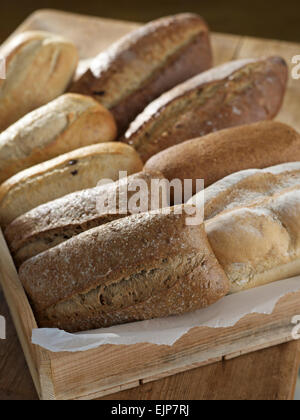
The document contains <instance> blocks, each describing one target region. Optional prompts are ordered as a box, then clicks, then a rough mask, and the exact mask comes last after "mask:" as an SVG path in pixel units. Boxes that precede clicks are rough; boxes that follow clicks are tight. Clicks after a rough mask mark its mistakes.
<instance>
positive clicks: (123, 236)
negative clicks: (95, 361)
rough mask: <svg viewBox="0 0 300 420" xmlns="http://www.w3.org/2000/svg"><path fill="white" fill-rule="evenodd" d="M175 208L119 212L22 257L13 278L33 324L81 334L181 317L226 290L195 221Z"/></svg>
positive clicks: (200, 228) (224, 277)
mask: <svg viewBox="0 0 300 420" xmlns="http://www.w3.org/2000/svg"><path fill="white" fill-rule="evenodd" d="M180 212H181V213H182V214H177V213H178V208H176V209H174V208H173V209H168V211H167V212H166V211H165V210H164V211H163V210H158V211H154V212H150V213H143V214H139V215H134V216H131V217H126V218H124V219H120V220H117V221H114V222H111V223H108V224H106V225H103V226H100V227H97V228H94V229H91V230H89V231H87V232H84V233H82V234H80V235H78V236H76V237H74V238H72V239H70V240H69V241H67V242H64V243H63V244H61V245H58V246H57V247H55V248H52V249H50V250H49V251H46V252H44V253H42V254H40V255H37V256H36V257H33V258H31V259H30V260H28V261H27V262H25V263H24V264H23V265H22V266H21V268H20V273H19V274H20V279H21V281H22V283H23V285H24V287H25V290H26V292H27V294H28V296H29V298H30V300H31V302H32V305H33V309H34V311H35V315H36V317H37V321H38V324H39V326H40V327H58V328H60V329H64V330H66V331H71V332H74V331H83V330H90V329H95V328H100V327H108V326H111V325H114V324H122V323H127V322H132V321H138V320H145V319H151V318H156V317H164V316H169V315H174V314H182V313H185V312H189V311H193V310H196V309H199V308H203V307H206V306H208V305H210V304H212V303H214V302H216V301H217V300H218V299H220V298H222V297H223V296H224V295H226V293H227V292H228V279H227V277H226V275H225V274H224V271H223V270H222V269H221V267H220V265H219V263H218V262H217V260H216V258H215V256H214V254H213V252H212V251H211V248H210V246H209V243H208V241H207V237H206V234H205V231H204V227H203V224H202V225H198V226H187V224H186V214H185V212H182V209H180Z"/></svg>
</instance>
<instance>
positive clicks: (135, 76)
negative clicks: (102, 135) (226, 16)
mask: <svg viewBox="0 0 300 420" xmlns="http://www.w3.org/2000/svg"><path fill="white" fill-rule="evenodd" d="M211 66H212V52H211V47H210V40H209V30H208V27H207V25H206V23H205V22H204V20H203V19H202V18H201V17H200V16H197V15H193V14H180V15H177V16H171V17H167V18H163V19H159V20H157V21H154V22H150V23H149V24H148V25H145V26H143V27H141V28H139V29H137V30H136V31H134V32H132V33H130V34H129V35H127V36H125V37H124V38H122V39H121V40H120V41H118V42H116V43H115V44H113V45H112V46H111V47H109V48H108V49H107V50H105V51H104V52H102V53H101V54H100V55H99V56H98V57H96V58H95V59H94V60H93V62H92V64H91V66H90V68H89V70H88V71H87V72H86V73H85V74H84V75H83V76H82V77H81V78H80V79H79V81H77V82H75V84H74V85H73V86H72V88H71V91H72V92H77V93H82V94H86V95H90V96H92V97H93V98H95V99H97V100H98V101H99V102H100V103H101V104H102V105H104V106H105V107H106V108H108V109H110V110H111V112H112V113H113V115H114V116H115V118H116V121H117V125H118V128H119V132H120V134H123V133H124V131H125V130H126V129H127V128H128V126H129V123H130V122H131V121H133V120H134V118H135V117H136V116H137V115H138V114H139V113H140V112H142V111H143V109H144V108H145V107H146V105H148V104H149V103H150V102H151V101H152V100H153V99H155V98H157V97H158V96H159V95H161V94H162V93H163V92H165V91H167V90H169V89H171V88H172V87H174V86H176V85H177V84H179V83H182V82H183V81H185V80H187V79H189V78H190V77H193V76H195V75H196V74H198V73H200V72H202V71H205V70H207V69H209V68H210V67H211Z"/></svg>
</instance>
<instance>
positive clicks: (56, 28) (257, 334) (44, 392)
mask: <svg viewBox="0 0 300 420" xmlns="http://www.w3.org/2000/svg"><path fill="white" fill-rule="evenodd" d="M137 26H138V25H137V24H134V23H128V22H116V21H111V20H105V19H100V18H91V17H86V16H77V15H72V14H69V13H63V12H57V11H53V10H43V11H39V12H36V13H35V14H34V15H32V16H31V17H29V18H28V20H27V21H26V22H24V24H22V25H21V27H20V28H19V29H18V30H17V32H20V31H24V30H26V29H41V30H47V31H50V32H51V31H52V32H55V33H59V34H62V35H65V36H68V37H69V38H70V39H71V40H73V41H74V42H75V43H76V44H77V46H78V48H79V51H80V54H81V58H82V59H83V60H86V59H89V58H90V57H92V56H94V55H95V54H97V53H98V52H100V50H101V49H103V48H105V47H106V46H107V45H109V44H110V43H111V42H113V41H115V40H116V39H118V38H119V37H120V36H122V35H124V34H125V33H127V32H129V31H131V30H133V29H135V28H136V27H137ZM74 27H76V31H74ZM212 41H213V49H214V55H215V63H216V64H220V63H223V62H225V61H228V60H231V59H235V58H239V57H246V56H263V55H270V54H272V53H275V54H280V55H282V56H283V57H284V58H286V60H287V61H288V63H289V64H290V65H291V58H292V56H293V55H296V54H297V53H299V50H300V45H297V44H290V43H282V42H279V41H267V40H260V39H254V38H243V37H238V36H232V35H223V34H213V36H212ZM299 95H300V82H297V81H294V80H293V81H292V80H291V81H290V85H289V89H288V94H287V97H286V101H285V107H284V109H283V111H282V112H281V114H280V116H279V119H281V120H282V121H286V122H289V123H290V124H292V125H293V126H294V127H295V128H297V129H299V130H300V120H299V119H298V115H297V112H296V106H297V102H298V100H299ZM0 281H1V285H2V288H3V291H4V294H5V297H6V300H7V302H8V304H9V307H10V311H11V314H12V317H13V319H14V323H15V325H16V329H17V332H18V335H19V338H20V342H21V344H22V347H23V350H24V353H25V356H26V360H27V363H28V365H29V368H30V371H31V374H32V377H33V379H34V383H35V386H36V388H37V391H38V394H39V396H40V398H41V399H92V398H97V397H101V396H104V395H108V394H112V393H113V392H119V391H122V390H125V389H130V388H134V387H136V386H138V385H140V384H143V383H147V382H150V381H154V380H157V379H159V378H162V377H166V376H169V375H173V374H175V373H178V372H182V371H185V370H188V369H193V368H196V367H199V366H202V365H206V364H209V363H213V362H216V361H219V360H222V359H223V358H227V359H230V358H233V357H237V356H239V355H241V354H245V353H249V352H252V351H256V350H258V349H262V348H266V347H270V346H274V345H277V344H280V343H284V342H288V341H291V340H292V337H291V331H292V325H291V318H292V317H293V316H294V315H296V314H300V292H299V293H294V294H291V295H289V296H287V297H284V298H282V299H281V300H280V302H279V303H278V304H277V306H276V309H275V311H274V312H273V314H272V315H257V314H253V315H249V316H247V317H245V318H244V319H243V320H241V321H240V322H239V323H238V324H237V325H235V326H234V327H232V328H226V329H209V328H194V329H193V330H191V331H190V332H189V333H188V334H186V335H185V336H184V337H182V338H181V339H180V340H179V341H178V342H177V343H176V344H175V345H174V346H172V347H168V346H156V345H153V344H146V343H145V344H138V345H134V346H111V345H109V346H108V345H107V346H102V347H100V348H98V349H95V350H90V351H87V352H84V353H75V354H74V353H59V354H55V353H51V352H48V351H45V350H43V349H41V348H39V347H37V346H33V345H32V344H31V331H32V329H33V328H36V321H35V319H34V315H33V313H32V311H31V308H30V305H29V303H28V300H27V298H26V295H25V293H24V291H23V288H22V286H21V283H20V281H19V278H18V275H17V272H16V270H15V267H14V265H13V261H12V259H11V256H10V254H9V251H8V249H7V246H6V244H5V241H4V239H3V235H2V234H0ZM141 355H142V357H141Z"/></svg>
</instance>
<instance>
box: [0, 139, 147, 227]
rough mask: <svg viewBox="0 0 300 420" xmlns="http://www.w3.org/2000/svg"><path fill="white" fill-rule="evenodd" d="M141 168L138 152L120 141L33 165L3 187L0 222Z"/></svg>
mask: <svg viewBox="0 0 300 420" xmlns="http://www.w3.org/2000/svg"><path fill="white" fill-rule="evenodd" d="M142 168H143V164H142V162H141V160H140V158H139V156H138V154H137V153H136V151H135V150H134V149H133V148H131V147H130V146H127V145H123V144H121V143H102V144H97V145H93V146H88V147H84V148H82V149H78V150H75V151H73V152H71V153H67V154H65V155H62V156H60V157H58V158H55V159H52V160H50V161H47V162H44V163H42V164H40V165H36V166H33V167H32V168H29V169H26V170H25V171H23V172H19V173H18V174H17V175H15V176H14V177H12V178H10V179H8V180H7V181H6V182H4V183H3V184H2V185H1V186H0V225H1V226H6V225H7V224H9V223H11V222H12V221H13V220H14V219H15V218H17V217H19V216H20V215H21V214H25V213H27V212H28V211H29V210H31V209H33V208H35V207H37V206H39V205H40V204H44V203H46V202H48V201H51V200H54V199H56V198H59V197H62V196H64V195H66V194H69V193H72V192H75V191H79V190H82V189H86V188H92V187H95V186H96V185H97V183H98V182H99V181H100V180H101V179H103V178H105V179H106V178H108V179H110V180H112V181H116V180H117V179H119V172H120V171H127V173H128V175H131V174H133V173H136V172H139V171H141V170H142Z"/></svg>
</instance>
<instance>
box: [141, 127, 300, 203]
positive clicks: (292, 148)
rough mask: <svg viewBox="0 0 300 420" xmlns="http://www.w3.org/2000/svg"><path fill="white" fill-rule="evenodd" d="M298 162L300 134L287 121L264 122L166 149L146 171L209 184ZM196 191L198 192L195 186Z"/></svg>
mask: <svg viewBox="0 0 300 420" xmlns="http://www.w3.org/2000/svg"><path fill="white" fill-rule="evenodd" d="M296 161H300V135H299V134H298V133H297V132H296V131H295V130H294V129H293V128H291V127H289V126H287V125H285V124H282V123H279V122H273V121H264V122H260V123H256V124H251V125H249V126H242V127H234V128H230V129H226V130H222V131H219V132H217V133H212V134H209V135H208V136H205V137H201V138H198V139H193V140H190V141H187V142H185V143H182V144H180V145H177V146H174V147H172V148H170V149H168V150H164V151H163V152H161V153H159V154H158V155H156V156H153V157H152V158H151V159H150V160H149V161H148V162H147V163H146V165H145V171H159V172H162V174H163V175H164V177H166V178H167V179H168V180H173V179H176V178H179V179H180V180H182V181H183V180H184V179H193V180H194V181H195V180H197V179H204V181H205V187H209V186H210V185H211V184H213V183H215V182H217V181H219V180H220V179H223V178H224V177H225V176H227V175H230V174H233V173H235V172H238V171H241V170H245V169H251V168H259V169H261V168H267V167H270V166H273V165H279V164H282V163H286V162H296ZM193 192H194V194H195V193H196V192H197V191H196V188H195V185H194V191H193ZM189 198H191V197H189Z"/></svg>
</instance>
